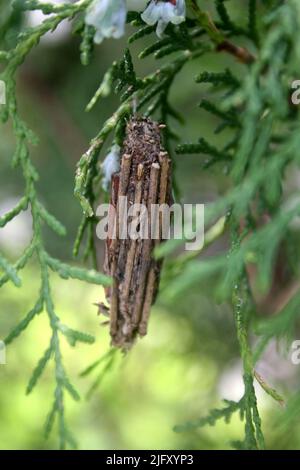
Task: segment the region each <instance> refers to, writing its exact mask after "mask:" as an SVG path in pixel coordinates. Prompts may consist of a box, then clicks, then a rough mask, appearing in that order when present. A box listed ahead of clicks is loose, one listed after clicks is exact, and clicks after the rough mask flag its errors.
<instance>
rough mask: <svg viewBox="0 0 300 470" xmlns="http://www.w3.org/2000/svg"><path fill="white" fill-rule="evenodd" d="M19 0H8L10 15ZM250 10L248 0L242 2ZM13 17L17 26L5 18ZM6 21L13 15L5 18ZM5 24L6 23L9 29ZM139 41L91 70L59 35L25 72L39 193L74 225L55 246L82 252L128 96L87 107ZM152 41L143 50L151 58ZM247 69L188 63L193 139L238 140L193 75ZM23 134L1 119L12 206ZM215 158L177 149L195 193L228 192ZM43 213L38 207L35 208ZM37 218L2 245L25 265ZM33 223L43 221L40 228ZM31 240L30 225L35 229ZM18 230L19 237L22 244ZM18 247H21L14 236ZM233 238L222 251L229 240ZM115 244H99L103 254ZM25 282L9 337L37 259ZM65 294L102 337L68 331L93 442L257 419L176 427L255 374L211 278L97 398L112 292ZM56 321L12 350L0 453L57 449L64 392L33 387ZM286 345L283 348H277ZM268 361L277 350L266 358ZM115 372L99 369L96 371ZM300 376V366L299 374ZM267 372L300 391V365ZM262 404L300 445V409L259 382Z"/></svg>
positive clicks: (0, 410)
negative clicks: (59, 400) (84, 204)
mask: <svg viewBox="0 0 300 470" xmlns="http://www.w3.org/2000/svg"><path fill="white" fill-rule="evenodd" d="M7 3H8V2H3V1H2V2H1V1H0V8H2V10H1V11H2V12H4V13H3V15H4V16H3V18H4V17H5V10H6V6H7ZM236 14H237V15H239V14H240V11H239V8H238V7H237V8H236ZM19 21H21V20H20V19H19V18H14V20H13V22H12V24H11V25H10V26H9V27H8V26H7V28H6V33H5V34H4V35H2V36H1V40H2V41H4V42H5V43H6V45H7V44H9V43H11V44H12V43H13V41H14V34H15V31H16V30H17V29H18V27H19V26H18V24H19V23H18V22H19ZM3 23H4V22H3ZM0 24H1V23H0ZM2 26H3V25H2ZM124 43H125V40H120V41H108V42H105V43H104V44H103V45H101V46H100V47H98V48H97V50H96V53H95V56H94V59H93V61H92V63H91V65H90V66H89V67H86V68H84V67H83V66H82V65H81V64H80V59H79V52H78V48H79V41H78V39H76V38H74V37H73V38H72V37H71V36H70V35H66V36H64V37H62V38H61V39H60V40H56V41H43V42H42V43H41V44H40V46H39V47H38V48H37V49H36V50H34V51H33V52H32V53H31V55H30V57H29V59H28V60H27V62H26V63H25V64H24V65H23V67H22V68H21V71H20V73H19V76H18V93H19V105H20V112H21V114H22V116H23V117H24V119H25V120H26V121H27V122H28V123H29V125H30V127H31V128H32V129H33V130H34V131H35V133H36V134H37V135H38V136H39V139H40V143H39V146H38V147H36V148H33V149H32V155H33V160H34V163H35V164H36V166H37V168H38V170H39V173H40V182H39V191H40V197H41V200H42V201H43V202H44V203H45V204H46V206H47V208H48V209H49V210H50V211H51V212H53V214H54V215H55V216H56V217H57V218H58V219H60V220H61V221H62V222H63V223H64V224H65V225H66V226H67V228H68V236H67V237H66V238H65V239H59V238H57V237H56V236H54V235H53V234H52V233H51V232H49V231H48V230H45V238H46V240H47V247H48V250H49V252H50V253H51V254H52V255H53V256H55V257H59V258H60V259H63V260H68V261H70V260H71V252H72V243H73V241H74V237H75V233H76V228H77V226H78V224H79V221H80V218H81V211H80V208H79V205H78V203H77V201H76V200H75V199H74V197H73V185H74V172H75V165H76V162H77V161H78V159H79V157H80V155H81V153H82V152H83V151H84V150H85V149H86V148H87V146H88V142H89V140H90V139H91V138H92V137H93V136H94V135H95V134H96V133H97V131H98V130H99V128H100V126H101V125H102V123H103V122H104V120H105V119H106V118H107V117H108V116H109V115H110V114H111V112H112V111H113V110H114V108H115V106H116V103H117V98H111V99H107V100H105V101H103V102H102V103H100V104H99V105H98V106H97V107H96V108H95V109H94V111H93V112H91V113H89V114H87V113H85V111H84V109H85V106H86V104H87V102H88V101H89V99H90V98H91V96H92V95H93V92H94V91H95V89H96V88H97V86H98V84H99V82H100V80H101V78H102V77H103V74H104V72H105V70H106V68H107V67H108V66H109V65H110V64H111V61H112V60H113V59H114V58H119V57H120V56H121V54H122V51H123V48H124ZM146 43H147V41H144V42H143V41H141V42H139V43H138V44H137V45H136V46H133V47H132V53H133V56H134V57H137V53H138V51H140V50H141V48H142V47H143V45H145V44H146ZM135 64H136V67H137V70H138V71H139V73H140V74H141V75H143V74H145V73H147V72H148V71H150V70H152V69H153V67H154V66H157V64H154V62H153V61H152V60H151V59H150V60H146V61H144V62H141V61H139V60H135ZM225 64H226V65H227V66H230V67H234V68H235V69H236V71H237V73H242V72H241V71H240V70H239V67H238V66H237V65H236V64H234V63H233V61H232V59H231V58H230V57H223V56H218V57H217V60H216V57H215V56H208V57H207V58H206V59H205V61H204V60H203V59H201V60H200V61H199V62H196V63H193V64H190V65H188V67H187V68H186V69H185V70H184V71H183V72H182V73H181V74H180V75H179V76H178V78H177V80H176V83H175V86H174V89H173V92H172V93H173V103H174V106H175V107H176V108H177V109H178V110H181V111H182V112H183V114H184V116H185V118H186V123H185V125H184V126H182V128H180V129H179V131H180V135H181V138H182V141H194V140H195V139H196V138H199V135H202V136H204V137H206V138H210V139H214V140H215V142H216V145H219V144H221V143H222V139H223V138H224V137H220V136H217V137H216V136H214V134H213V128H214V124H215V123H214V121H213V119H212V118H211V117H210V116H209V115H208V114H207V113H205V112H204V111H202V110H200V109H198V106H197V104H198V103H199V102H200V100H201V98H202V97H205V96H206V94H207V88H206V87H205V86H203V87H199V86H198V85H195V84H193V78H194V76H195V75H196V74H198V73H200V72H201V71H202V70H210V71H214V70H216V71H217V70H222V68H224V65H225ZM14 145H15V142H14V138H13V135H12V130H11V127H10V125H9V124H6V125H2V126H1V128H0V155H1V160H0V161H1V163H0V165H1V173H0V181H1V183H0V211H3V208H4V207H7V205H10V204H11V201H12V200H13V199H17V198H19V197H20V196H21V195H22V192H23V180H22V177H21V175H20V174H19V172H18V171H15V170H12V169H11V166H10V161H11V157H12V153H13V150H14ZM202 158H204V157H201V156H177V157H175V159H176V160H175V161H176V175H175V176H176V178H177V182H178V185H179V187H180V190H181V195H182V200H183V201H184V202H192V203H195V202H200V203H205V202H207V201H211V200H213V199H216V198H217V197H221V196H222V194H223V193H224V192H225V191H226V188H227V187H228V185H229V182H228V180H227V178H226V176H225V175H223V174H221V173H220V172H218V169H214V170H213V171H211V172H210V173H204V172H203V171H202V170H201V169H200V162H201V159H202ZM28 217H29V215H28ZM28 217H25V219H24V218H23V219H22V221H23V222H21V223H20V224H19V225H12V227H13V228H12V229H11V231H10V232H4V236H2V238H0V249H1V250H2V251H4V252H5V255H6V256H7V257H8V258H9V259H10V260H11V261H13V260H15V259H16V258H17V256H18V254H19V253H20V250H21V245H22V240H21V242H20V243H21V245H18V244H17V243H16V244H14V238H16V237H17V239H19V237H21V239H23V236H24V237H25V238H26V233H27V232H28V230H30V220H28ZM28 227H29V228H28ZM27 236H28V233H27ZM8 238H9V240H8ZM8 242H9V243H8ZM226 244H227V241H226V239H222V240H220V242H219V243H218V244H217V245H216V246H214V248H213V249H210V252H216V251H217V250H222V249H224V248H225V247H226ZM102 249H103V247H102V246H101V245H100V246H99V252H100V254H99V257H100V258H101V253H102ZM22 280H23V286H22V288H21V289H17V288H15V287H13V286H12V285H6V286H5V287H4V288H2V289H1V292H0V339H1V338H4V337H5V336H6V335H7V333H8V332H9V331H10V329H11V328H12V327H13V326H14V325H16V324H17V322H19V321H20V320H21V319H22V317H23V316H24V315H25V314H26V313H27V312H28V311H29V310H30V308H31V307H32V306H33V304H34V301H35V299H36V298H37V295H38V289H39V269H38V266H37V265H36V264H35V263H34V261H33V262H31V263H30V265H29V266H28V268H26V269H25V270H24V271H23V272H22ZM52 281H53V283H52V289H53V295H54V299H55V305H56V311H57V313H58V315H59V316H60V318H61V320H62V322H63V323H66V324H68V325H70V326H72V327H74V328H76V329H79V330H83V331H87V332H89V333H91V334H93V335H95V336H96V343H95V344H94V345H92V346H88V345H78V346H76V348H72V347H70V346H69V345H68V344H67V343H65V342H64V340H63V339H62V346H63V355H64V363H65V366H66V370H67V371H68V374H69V376H70V378H71V379H72V381H73V382H74V384H75V385H76V387H77V388H78V390H79V391H80V393H81V397H82V398H81V401H80V402H79V403H74V402H73V401H72V399H71V398H70V399H69V398H67V400H66V417H67V420H68V422H69V425H70V428H71V429H72V432H73V433H74V435H75V437H76V439H77V440H78V442H79V447H80V448H82V449H228V448H230V441H234V440H238V439H240V438H241V437H242V433H243V424H242V423H241V421H240V420H239V417H238V416H235V417H234V418H233V419H232V421H231V423H230V424H229V425H227V424H225V423H224V422H223V421H221V422H220V423H218V424H217V425H216V426H215V427H206V428H204V429H201V430H196V431H191V432H186V433H180V434H178V433H175V432H174V431H173V427H174V425H176V424H179V423H183V422H185V421H187V420H195V419H197V418H199V417H201V416H205V415H206V414H207V413H208V411H209V409H210V408H212V407H220V406H222V398H223V397H225V398H233V399H235V398H239V395H238V394H239V393H240V394H241V393H242V392H241V390H242V389H241V369H240V362H239V353H238V345H237V341H236V334H235V330H234V324H233V321H232V315H231V311H230V308H229V306H227V305H218V304H217V303H216V302H215V300H214V299H213V297H212V291H213V285H207V284H205V285H199V286H198V287H197V288H196V289H193V290H190V291H189V292H187V293H186V295H185V297H184V298H180V299H176V302H174V303H173V304H166V303H165V302H164V299H163V295H161V296H160V298H159V299H158V302H157V304H156V306H155V307H154V308H153V314H152V317H151V322H150V328H149V333H148V336H147V337H146V338H145V339H143V340H141V341H139V342H138V344H137V345H136V346H135V347H134V348H133V350H132V351H131V352H130V353H129V354H128V355H127V356H126V357H123V356H121V355H119V356H118V357H117V358H116V360H115V363H114V365H113V367H112V368H111V369H110V371H108V372H107V373H106V374H105V375H104V376H103V379H102V381H101V384H100V386H99V388H98V389H97V390H96V391H95V393H94V395H93V396H92V398H91V399H89V400H87V399H86V398H85V395H86V392H87V391H88V389H89V387H90V386H91V383H92V381H93V376H88V377H85V378H81V377H80V376H79V375H80V372H81V371H82V370H83V369H84V368H86V367H87V366H88V365H89V364H90V363H91V362H93V361H95V360H96V359H98V358H100V357H101V356H102V355H103V354H105V353H106V352H107V351H108V348H109V337H108V331H107V329H106V328H105V327H103V326H100V319H99V317H98V316H97V314H96V313H97V312H96V307H95V306H94V305H93V304H94V302H96V301H99V300H101V299H102V298H103V295H104V294H103V291H102V289H101V288H99V287H95V286H90V285H86V284H83V283H80V282H77V281H62V280H60V279H58V278H57V277H56V276H55V275H53V278H52ZM48 340H49V328H48V320H47V317H46V315H44V314H41V315H39V316H38V317H37V318H36V319H35V320H34V322H33V323H32V324H31V326H30V327H29V329H28V330H27V331H25V332H24V333H23V334H22V336H21V337H19V338H18V339H17V340H16V341H15V342H14V343H13V344H12V345H11V346H9V347H8V349H7V364H6V365H1V366H0V448H1V449H54V448H56V447H57V436H56V432H55V429H54V432H53V433H52V434H51V436H50V438H49V439H48V440H47V441H46V440H45V439H44V437H43V424H44V421H45V417H46V415H47V413H48V411H49V408H50V405H51V402H52V396H53V389H54V383H53V369H52V364H51V363H50V365H49V366H48V367H47V369H46V372H45V373H44V375H43V377H42V379H41V381H40V383H39V384H38V386H37V388H36V389H35V390H34V391H33V393H32V394H31V395H30V396H28V397H27V396H25V389H26V385H27V381H28V379H29V376H30V375H31V372H32V369H33V368H34V367H35V365H36V363H37V361H38V359H39V357H40V356H41V355H42V353H43V351H44V350H45V348H46V347H47V344H48ZM274 354H275V353H274ZM276 357H277V358H278V361H280V367H281V368H282V369H283V370H286V369H288V368H291V365H290V361H289V359H288V357H287V356H284V355H279V354H278V356H276ZM266 361H267V359H266ZM100 371H101V368H99V370H98V369H97V370H96V371H95V374H94V376H96V375H97V373H99V372H100ZM298 374H299V372H298ZM267 379H268V380H269V381H270V383H271V384H272V385H273V386H276V387H277V388H278V389H279V391H280V392H281V393H283V394H284V396H286V397H288V396H289V395H291V394H292V393H293V392H294V391H295V390H297V384H298V379H297V374H296V373H293V371H292V372H291V373H290V375H288V376H287V377H286V376H285V375H284V374H283V376H282V377H278V374H277V375H275V374H273V373H272V370H271V371H270V373H269V375H268V376H267ZM259 409H260V412H261V415H262V419H263V430H264V431H265V434H266V437H267V446H268V448H275V449H279V448H286V449H291V448H299V447H300V437H299V436H300V433H299V430H300V429H299V425H298V421H297V416H295V419H294V420H292V421H291V420H289V421H288V422H286V420H285V410H284V409H281V408H280V407H279V406H278V404H276V403H275V402H273V401H272V400H271V399H270V398H269V397H266V396H265V395H264V393H263V392H261V391H259Z"/></svg>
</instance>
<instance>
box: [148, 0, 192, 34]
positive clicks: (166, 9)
mask: <svg viewBox="0 0 300 470" xmlns="http://www.w3.org/2000/svg"><path fill="white" fill-rule="evenodd" d="M185 14H186V7H185V0H167V1H165V0H151V2H150V3H149V5H148V7H147V8H146V10H145V11H144V13H143V14H142V19H143V21H145V23H147V24H148V25H151V26H152V25H154V24H155V23H157V28H156V34H157V36H158V37H161V36H162V34H163V32H164V30H165V29H166V27H167V25H168V23H173V24H180V23H182V22H183V21H185Z"/></svg>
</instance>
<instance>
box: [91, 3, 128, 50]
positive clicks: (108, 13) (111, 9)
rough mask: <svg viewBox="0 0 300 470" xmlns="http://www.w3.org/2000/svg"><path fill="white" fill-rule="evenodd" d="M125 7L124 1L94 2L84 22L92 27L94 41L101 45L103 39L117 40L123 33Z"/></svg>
mask: <svg viewBox="0 0 300 470" xmlns="http://www.w3.org/2000/svg"><path fill="white" fill-rule="evenodd" d="M126 15H127V7H126V1H125V0H94V1H93V2H92V3H91V5H90V7H89V8H88V11H87V14H86V17H85V22H86V24H88V25H91V26H94V27H95V29H96V34H95V38H94V41H95V43H97V44H101V42H102V41H103V39H104V38H115V39H118V38H120V37H121V36H123V34H124V32H125V23H126Z"/></svg>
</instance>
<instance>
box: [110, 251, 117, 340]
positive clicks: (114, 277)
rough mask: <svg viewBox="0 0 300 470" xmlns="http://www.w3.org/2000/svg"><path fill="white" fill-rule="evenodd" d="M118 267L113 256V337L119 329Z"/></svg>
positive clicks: (111, 332)
mask: <svg viewBox="0 0 300 470" xmlns="http://www.w3.org/2000/svg"><path fill="white" fill-rule="evenodd" d="M116 267H117V259H116V256H114V258H113V262H112V273H113V285H112V288H111V296H110V315H109V316H110V334H111V336H112V338H113V337H114V336H115V335H116V333H117V329H118V295H119V286H118V280H117V278H116V275H115V272H116Z"/></svg>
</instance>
